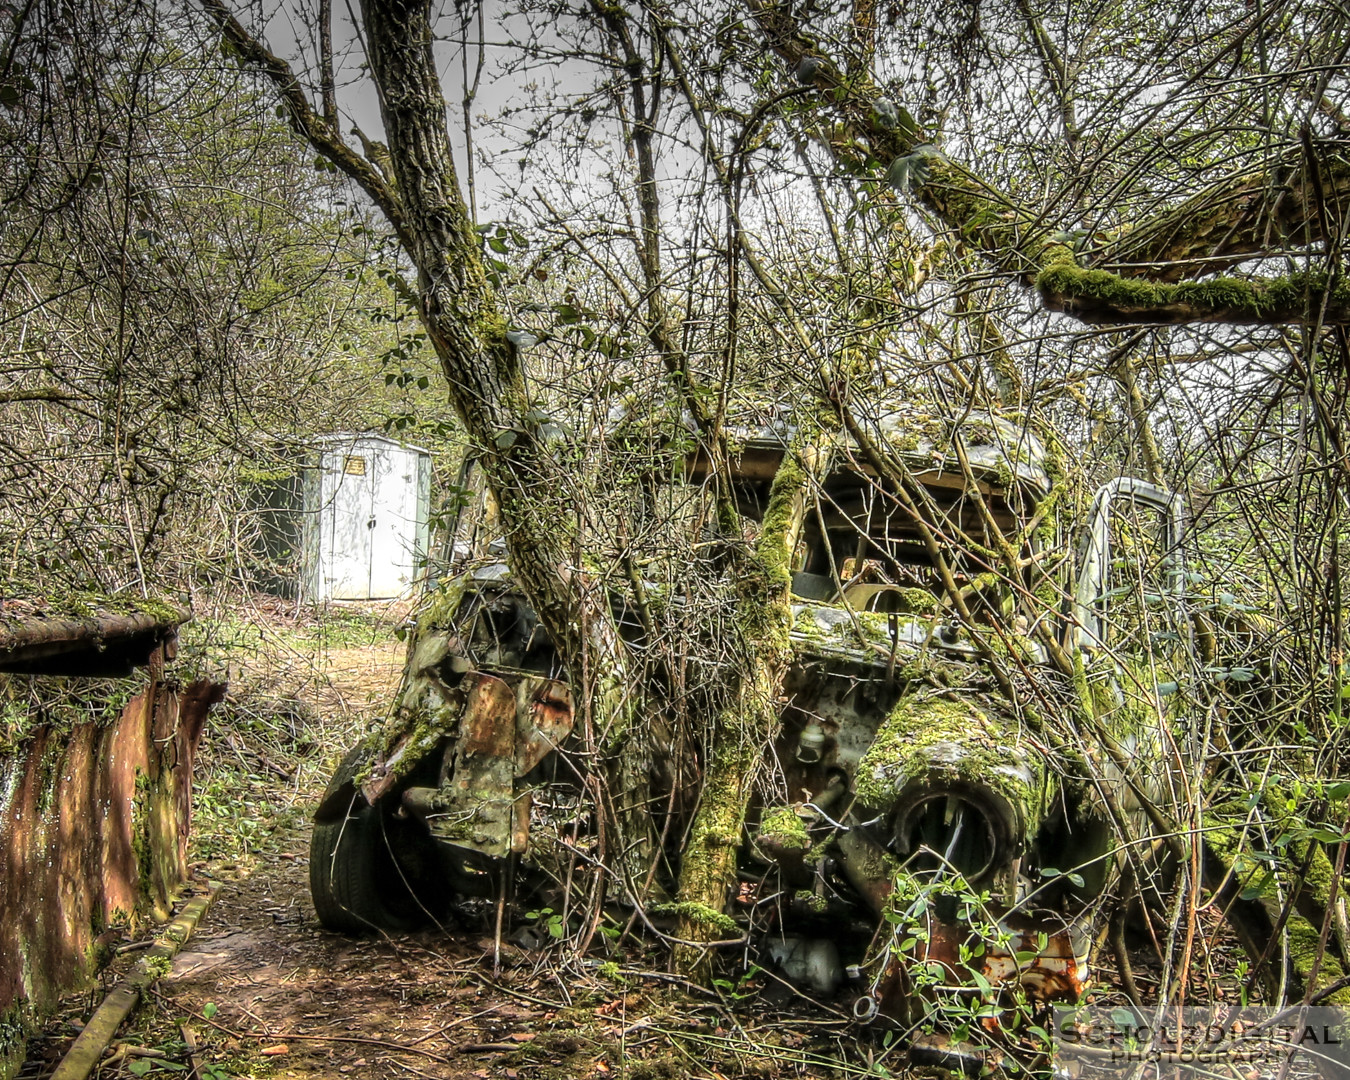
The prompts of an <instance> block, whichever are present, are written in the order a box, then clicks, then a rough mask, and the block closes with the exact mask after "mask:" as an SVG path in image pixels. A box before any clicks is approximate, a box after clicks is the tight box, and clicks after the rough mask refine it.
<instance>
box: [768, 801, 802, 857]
mask: <svg viewBox="0 0 1350 1080" xmlns="http://www.w3.org/2000/svg"><path fill="white" fill-rule="evenodd" d="M759 836H760V839H762V840H767V841H769V842H771V843H773V844H775V845H777V846H778V847H780V848H782V849H784V850H786V851H805V850H806V849H807V848H808V847H810V846H811V837H810V834H808V833H807V831H806V823H805V822H804V821H802V819H801V818H800V817H798V816H797V812H796V811H795V810H793V809H792V807H790V806H778V807H774V809H772V810H768V811H766V812H765V814H764V816H763V817H762V818H761V819H760V823H759Z"/></svg>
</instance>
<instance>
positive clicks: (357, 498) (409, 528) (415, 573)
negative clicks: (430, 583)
mask: <svg viewBox="0 0 1350 1080" xmlns="http://www.w3.org/2000/svg"><path fill="white" fill-rule="evenodd" d="M430 497H431V455H430V454H429V453H428V452H427V451H425V450H423V449H421V448H419V447H416V446H408V445H406V444H404V443H401V442H397V441H395V440H394V439H388V438H385V437H384V436H383V435H366V434H342V435H325V436H321V437H319V438H316V439H313V440H311V442H310V449H309V450H308V451H307V452H305V453H304V455H303V459H302V462H301V467H300V469H299V470H298V471H297V472H296V474H294V475H293V476H292V477H291V478H289V479H288V480H287V481H283V482H282V483H281V484H279V485H278V486H277V487H276V488H274V489H272V490H270V491H268V492H267V494H266V496H265V498H264V499H263V500H262V503H263V505H262V509H263V512H264V515H265V517H264V522H265V524H264V533H265V536H264V543H265V546H266V548H267V553H268V556H269V558H270V560H271V564H272V566H273V567H274V568H276V569H277V570H279V571H281V574H280V576H279V577H275V576H274V577H273V579H272V580H273V584H274V585H275V586H277V587H278V588H279V589H280V591H282V592H283V593H285V594H288V595H297V594H298V596H299V598H300V599H302V600H307V601H310V602H323V601H325V600H377V599H387V598H390V597H396V596H402V595H404V594H406V593H407V592H409V590H410V589H411V587H412V586H413V584H414V583H415V581H416V580H417V578H418V577H419V576H420V575H421V573H422V568H423V566H424V564H425V560H426V554H427V546H428V539H429V530H428V509H429V506H430ZM287 566H289V567H291V568H292V569H291V570H290V571H289V572H286V571H285V569H284V568H285V567H287Z"/></svg>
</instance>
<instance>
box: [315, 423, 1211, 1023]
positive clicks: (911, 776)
mask: <svg viewBox="0 0 1350 1080" xmlns="http://www.w3.org/2000/svg"><path fill="white" fill-rule="evenodd" d="M870 440H871V444H872V448H873V452H872V454H871V455H870V456H869V455H867V454H864V453H862V452H861V450H860V448H859V441H858V439H857V438H856V437H853V438H848V439H845V440H842V441H840V442H837V443H836V444H835V445H834V446H833V447H831V448H830V449H829V451H828V456H827V458H826V463H825V464H824V465H823V466H822V467H821V468H820V469H819V470H818V474H817V477H818V478H817V480H816V482H815V483H814V485H813V486H812V488H811V494H810V496H809V499H808V502H809V505H808V506H807V508H806V510H805V514H804V518H803V525H802V530H801V540H800V543H799V544H798V545H797V547H796V555H795V558H794V560H793V566H792V568H791V569H792V577H791V591H792V608H791V610H792V624H791V630H790V644H791V650H792V659H791V662H790V665H789V666H788V669H787V674H786V677H785V679H784V682H783V688H782V694H781V698H780V700H781V702H782V709H781V717H780V723H779V727H778V731H777V733H776V737H775V738H774V740H773V744H772V745H771V746H768V747H766V748H765V750H764V752H765V755H766V758H767V759H768V760H769V762H770V766H769V769H768V773H769V775H770V777H771V780H770V782H765V783H761V784H760V785H758V788H757V792H758V794H757V795H756V798H755V800H754V805H752V806H751V808H750V810H749V814H748V817H747V819H746V827H745V829H744V832H743V835H742V836H741V837H740V838H739V840H738V843H739V852H738V856H737V863H736V867H737V879H738V880H737V881H735V882H730V883H729V885H730V887H729V889H728V896H727V905H726V908H725V912H724V913H718V917H719V918H720V919H721V920H723V921H722V922H721V923H720V924H719V925H720V926H721V932H722V937H723V938H724V939H726V940H728V941H748V942H750V943H751V944H752V945H754V946H756V947H758V950H759V956H760V959H761V962H762V963H765V964H773V965H775V966H776V968H777V969H778V970H779V971H780V972H781V973H782V974H783V975H784V976H785V977H787V978H788V979H790V980H792V981H793V982H795V983H796V984H798V985H799V986H800V987H802V989H803V990H804V991H806V992H809V993H810V994H813V995H818V996H824V997H831V996H833V995H836V994H843V993H846V994H847V998H848V1000H847V1002H846V1008H848V1009H851V1011H852V1014H853V1016H854V1017H855V1018H856V1019H857V1020H859V1021H861V1022H873V1021H877V1022H889V1023H900V1024H902V1025H909V1024H911V1023H912V1022H913V1021H914V1019H915V1017H917V1016H921V1015H923V1014H924V1013H925V1011H927V1010H929V1008H930V1004H931V1001H932V1000H933V999H934V997H935V996H936V995H941V994H948V995H956V996H957V997H958V998H960V997H962V996H964V997H966V998H969V997H971V996H972V995H973V996H974V997H975V998H976V999H979V998H983V999H988V1000H993V999H995V998H1001V997H1008V996H1011V997H1012V998H1013V999H1015V1000H1017V1001H1021V1002H1023V1003H1026V1002H1031V1003H1033V1004H1034V1003H1037V1002H1039V1003H1048V1002H1057V1001H1064V1002H1072V1001H1075V1000H1078V999H1079V998H1080V997H1081V996H1082V994H1083V993H1084V991H1085V989H1086V988H1087V987H1088V985H1089V982H1090V979H1091V972H1090V970H1089V957H1090V953H1091V949H1092V946H1093V943H1094V941H1096V942H1098V943H1100V940H1101V937H1102V928H1103V920H1104V919H1105V918H1106V917H1107V914H1108V913H1109V911H1110V910H1111V905H1109V904H1108V903H1107V902H1106V896H1107V894H1108V893H1109V892H1110V891H1111V890H1112V889H1113V888H1114V887H1115V886H1116V885H1117V883H1118V881H1119V878H1120V875H1121V874H1122V873H1123V872H1126V869H1127V866H1128V859H1127V858H1126V856H1125V855H1124V854H1123V853H1122V849H1121V845H1120V841H1119V835H1120V830H1121V829H1122V828H1132V829H1134V830H1136V834H1137V835H1141V836H1142V835H1147V834H1148V831H1149V828H1150V825H1151V822H1150V821H1149V819H1148V807H1149V805H1150V803H1151V801H1153V800H1157V799H1161V798H1162V796H1163V794H1164V793H1165V790H1166V788H1167V786H1168V784H1169V783H1170V782H1171V772H1170V770H1171V768H1172V766H1171V765H1170V764H1169V759H1168V757H1167V754H1166V752H1165V750H1166V746H1167V744H1168V736H1167V730H1166V729H1167V726H1168V724H1169V723H1171V722H1172V721H1173V720H1174V716H1173V713H1174V712H1175V707H1174V706H1173V705H1172V704H1171V701H1172V700H1173V698H1172V696H1170V695H1171V690H1169V686H1168V682H1169V680H1170V679H1172V678H1173V677H1172V676H1170V675H1169V674H1168V670H1169V666H1168V665H1169V663H1170V662H1171V661H1170V659H1169V655H1168V651H1169V649H1170V650H1176V649H1182V648H1184V647H1185V643H1186V638H1187V636H1188V634H1189V631H1188V630H1187V629H1186V627H1185V625H1184V621H1185V617H1184V611H1183V607H1184V604H1183V599H1184V598H1183V595H1182V587H1183V584H1184V567H1183V563H1182V551H1183V549H1184V547H1185V514H1184V504H1183V501H1182V499H1181V497H1180V496H1178V495H1174V494H1172V493H1169V492H1167V491H1164V490H1161V489H1159V488H1157V487H1155V486H1153V485H1151V484H1149V483H1145V482H1143V481H1140V480H1134V479H1129V478H1122V479H1116V480H1113V481H1111V482H1109V483H1107V484H1106V485H1105V486H1103V487H1102V488H1101V489H1100V490H1099V491H1098V492H1096V494H1095V497H1094V498H1093V499H1092V500H1091V501H1090V503H1088V510H1087V521H1086V528H1085V529H1084V530H1083V535H1082V537H1081V539H1080V542H1079V543H1078V544H1077V545H1076V547H1077V550H1076V552H1075V551H1074V550H1073V548H1074V546H1075V545H1072V544H1069V543H1066V542H1065V538H1064V537H1063V536H1061V535H1059V533H1060V532H1062V531H1064V530H1063V529H1061V528H1060V526H1059V524H1058V523H1057V521H1056V514H1057V512H1058V511H1059V506H1058V503H1059V502H1060V501H1061V500H1062V498H1063V490H1062V487H1061V486H1059V485H1057V484H1056V482H1055V480H1054V478H1053V477H1052V472H1053V471H1054V468H1053V462H1052V460H1051V455H1050V454H1048V453H1047V450H1046V448H1045V446H1044V445H1043V443H1042V440H1041V439H1040V438H1039V437H1038V436H1037V435H1036V434H1035V432H1033V431H1032V430H1031V429H1030V428H1029V427H1028V426H1026V425H1025V424H1019V423H1015V422H1013V421H1011V420H1008V419H1005V418H999V417H993V416H984V417H977V418H975V419H968V420H967V422H966V424H965V426H964V427H963V428H961V429H959V430H953V429H952V428H951V427H949V426H943V425H941V424H930V425H928V427H926V428H923V427H920V428H918V433H917V434H916V425H915V424H914V422H913V419H912V417H908V416H905V415H900V414H897V415H894V416H885V415H883V416H881V417H879V418H876V419H875V420H874V421H873V422H872V423H871V425H870ZM876 446H883V447H884V448H885V449H884V453H885V456H886V458H887V460H888V461H890V462H893V463H897V467H896V469H895V472H893V473H892V472H890V471H889V470H888V469H886V468H880V469H879V468H877V467H876V465H877V458H876V453H875V447H876ZM790 452H791V451H790V450H789V447H788V440H787V439H786V438H785V437H784V435H783V433H782V432H781V431H775V430H774V429H772V428H767V429H763V430H748V431H747V432H746V433H745V434H744V437H743V438H742V440H741V443H740V445H739V450H738V454H737V456H736V458H735V460H734V464H733V477H734V482H735V491H736V499H737V508H738V510H739V511H740V512H741V513H742V514H743V515H744V516H745V517H746V518H748V519H751V520H760V519H762V517H763V515H764V512H765V507H766V505H767V502H768V492H769V487H770V484H771V482H772V480H773V478H774V476H775V475H776V474H777V473H778V471H779V469H780V467H782V465H783V461H784V457H785V455H786V454H788V453H790ZM883 464H884V463H883ZM710 469H711V466H710V463H709V462H708V460H707V459H706V458H705V457H702V456H700V454H698V453H693V454H690V455H689V456H688V457H687V459H686V460H685V461H684V465H683V469H682V477H681V482H682V483H683V484H685V485H690V486H693V487H695V488H696V487H697V485H698V484H700V483H701V482H703V481H704V480H705V479H706V478H707V476H708V473H709V472H710ZM897 474H898V475H899V476H900V477H902V478H903V482H902V483H897V481H896V479H895V477H896V475H897ZM480 550H484V549H482V548H481V545H480ZM1000 550H1002V551H1003V552H1005V553H1008V552H1010V553H1011V555H1012V557H1013V561H1014V563H1015V564H1016V565H1017V566H1018V567H1020V568H1022V571H1021V577H1020V578H1012V577H1011V576H1010V575H1007V574H1000V573H994V572H992V571H991V564H992V563H993V558H992V557H991V555H990V553H991V552H998V551H1000ZM613 603H614V605H615V608H616V611H618V612H619V623H620V625H621V626H622V627H623V628H624V631H625V633H626V634H628V635H630V637H631V640H632V641H633V642H635V643H637V644H638V645H640V644H641V642H642V640H643V635H644V633H645V632H646V631H645V629H644V621H643V619H642V618H639V617H638V614H637V613H635V612H633V611H631V610H629V606H628V602H627V601H625V600H623V599H621V598H618V597H615V598H614V600H613ZM1028 613H1033V614H1032V617H1029V616H1028ZM1160 642H1161V643H1163V644H1159V643H1160ZM409 648H410V653H409V656H410V662H409V664H408V668H407V676H406V678H405V684H404V687H403V689H402V692H401V698H400V701H399V703H398V706H397V708H396V710H395V712H394V714H393V716H392V717H391V719H390V721H389V723H388V724H387V725H386V726H385V728H383V729H382V730H380V731H378V732H375V733H373V734H372V735H371V737H370V738H369V739H367V740H366V741H365V742H363V743H362V744H361V745H360V746H358V747H356V748H355V749H353V750H352V751H351V752H350V753H349V754H348V756H347V757H346V759H345V760H344V761H343V763H342V765H341V766H340V768H339V769H338V771H337V773H336V774H335V775H334V777H333V779H332V782H331V783H330V785H329V787H328V790H327V792H326V794H325V795H324V797H323V799H322V801H321V805H320V806H319V808H318V810H317V812H316V815H315V826H314V833H313V846H312V859H311V864H310V873H311V890H312V894H313V898H314V902H315V906H316V908H317V910H318V913H319V916H320V918H321V920H322V921H323V923H324V924H325V925H326V926H328V927H329V928H331V929H335V930H340V931H345V932H353V933H360V932H362V931H365V930H369V929H371V928H381V929H409V928H413V927H416V926H422V925H427V924H430V923H432V922H439V921H440V920H442V919H443V918H445V917H446V915H447V913H448V912H449V910H450V909H451V905H452V904H453V903H454V902H455V901H456V900H457V899H460V898H465V897H484V898H492V897H495V898H499V899H501V898H504V897H512V898H516V899H520V900H527V901H528V902H529V903H530V904H533V905H534V906H536V907H540V906H543V905H545V904H552V909H553V910H565V899H559V898H560V897H563V896H564V895H565V893H566V891H567V888H568V885H569V883H570V882H571V880H572V870H573V867H574V866H575V865H576V862H577V860H578V859H579V858H580V859H594V858H595V845H596V832H597V829H596V825H595V812H594V809H593V804H592V802H591V797H590V787H589V785H588V783H587V774H588V770H590V769H592V768H594V765H593V758H592V756H591V755H588V753H587V752H586V747H585V741H584V739H583V738H582V732H581V730H580V729H581V725H580V724H579V723H578V721H577V719H576V714H577V712H578V711H579V710H578V707H577V704H576V702H575V700H574V689H575V688H574V687H573V686H572V685H571V684H569V681H568V678H567V673H566V672H565V671H563V670H562V669H561V664H560V662H559V659H558V654H557V652H556V651H555V649H554V647H553V645H552V643H551V642H550V641H549V640H548V638H547V636H546V635H545V633H544V632H543V630H542V627H541V625H540V622H539V620H538V619H537V617H536V616H535V614H534V612H533V611H532V610H531V608H530V606H529V604H528V602H527V601H526V600H525V598H524V597H523V596H522V594H521V592H520V590H519V589H518V587H517V586H516V584H515V583H514V581H513V578H512V575H511V572H510V570H509V569H508V567H507V566H506V565H505V564H504V563H502V562H500V561H494V560H493V558H492V556H491V555H490V554H488V553H486V551H485V550H484V554H483V556H482V557H481V558H480V559H479V560H478V561H476V562H474V563H472V564H471V565H470V566H469V567H468V568H467V569H465V571H464V573H463V574H462V575H461V576H460V577H458V578H457V579H455V580H454V581H452V582H450V583H449V584H447V585H446V587H445V588H444V589H443V590H442V591H441V592H440V593H439V594H437V595H436V596H435V597H434V598H433V600H432V601H431V602H430V603H429V604H428V605H427V606H426V607H425V609H424V610H423V612H422V614H421V616H420V618H419V620H418V622H417V626H416V631H415V633H414V635H413V637H412V640H411V641H410V646H409ZM1172 690H1174V687H1172ZM1047 714H1055V715H1059V716H1062V717H1066V718H1069V719H1070V720H1072V718H1074V717H1078V716H1080V715H1087V716H1088V717H1090V718H1091V719H1092V721H1093V722H1094V723H1096V724H1097V725H1099V726H1101V727H1103V728H1104V729H1109V730H1110V732H1111V733H1112V734H1111V740H1112V741H1111V744H1110V745H1111V747H1112V750H1111V753H1109V754H1106V755H1094V754H1085V753H1083V752H1082V751H1081V749H1080V748H1079V747H1075V746H1074V745H1072V744H1071V743H1070V742H1069V741H1068V740H1066V739H1063V738H1058V737H1057V736H1052V735H1051V734H1050V732H1051V729H1052V727H1053V725H1051V724H1048V723H1047V722H1046V721H1045V720H1044V717H1045V716H1046V715H1047ZM659 764H660V763H659V762H658V763H657V766H659ZM652 776H653V780H652V790H651V792H650V804H649V805H650V807H651V808H652V809H651V813H652V814H653V816H654V817H656V818H658V819H661V818H662V816H663V815H664V814H667V813H669V814H678V813H681V812H682V811H681V810H679V809H678V808H679V807H681V806H683V805H684V800H683V794H684V793H682V792H678V791H672V790H671V788H672V785H679V784H686V783H689V781H688V780H687V779H684V778H682V777H683V774H681V773H679V772H678V771H677V770H664V771H663V770H662V769H661V768H659V767H653V769H652ZM662 785H664V787H662ZM672 808H673V809H672ZM660 824H663V825H664V824H666V823H665V822H664V820H662V821H660ZM684 828H685V821H684V820H683V819H682V820H680V821H678V822H676V823H675V825H674V827H673V828H672V827H666V828H664V829H662V830H660V831H661V835H662V836H663V838H678V837H679V836H680V835H681V834H682V832H683V830H684ZM677 848H678V844H677V843H676V842H674V841H673V840H672V841H668V842H667V844H666V849H667V850H665V851H664V852H663V858H664V861H661V860H658V863H659V866H658V867H657V868H655V869H653V871H652V873H650V874H649V875H648V876H647V879H646V883H647V885H648V886H649V891H648V892H647V893H646V894H645V895H638V894H637V890H636V889H634V887H633V884H632V882H631V881H630V882H628V883H627V884H625V883H623V882H622V881H621V880H620V879H616V880H619V884H618V885H617V886H616V888H615V889H614V893H616V894H617V895H616V896H615V897H614V899H615V901H616V903H618V904H619V905H621V906H624V905H626V910H629V911H632V910H633V909H635V908H636V909H638V910H639V912H640V915H639V916H634V917H635V918H637V917H640V918H641V919H642V921H643V922H645V923H646V924H647V925H649V926H655V924H656V923H660V921H661V920H660V913H661V911H662V910H663V909H671V908H678V904H675V905H669V904H667V905H662V904H661V903H658V902H656V901H659V900H661V899H663V897H664V895H665V894H667V890H668V889H669V888H670V886H671V885H672V884H673V882H674V881H675V875H674V874H673V873H671V872H670V869H669V868H670V867H671V866H674V865H677V864H678V860H679V858H680V852H679V851H678V850H676V849H677ZM625 918H626V916H625ZM653 920H655V922H653ZM628 921H630V922H631V921H632V920H631V919H629V920H628ZM845 988H846V989H845Z"/></svg>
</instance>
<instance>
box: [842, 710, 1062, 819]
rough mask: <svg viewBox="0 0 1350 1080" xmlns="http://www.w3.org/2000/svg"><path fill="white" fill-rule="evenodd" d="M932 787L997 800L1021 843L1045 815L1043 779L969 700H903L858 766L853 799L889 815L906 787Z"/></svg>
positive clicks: (1034, 763)
mask: <svg viewBox="0 0 1350 1080" xmlns="http://www.w3.org/2000/svg"><path fill="white" fill-rule="evenodd" d="M934 780H937V781H946V782H948V783H958V784H970V785H972V786H977V787H980V788H984V789H987V790H991V791H993V792H995V793H997V794H998V795H1001V796H1002V797H1003V798H1004V799H1006V800H1007V802H1008V804H1009V805H1010V806H1011V807H1012V808H1013V810H1014V811H1015V812H1016V813H1017V815H1018V816H1019V818H1020V820H1021V824H1022V826H1023V831H1022V835H1024V836H1028V837H1029V836H1031V835H1032V834H1033V833H1034V832H1035V831H1036V829H1037V827H1038V826H1039V824H1040V821H1041V818H1042V817H1043V815H1044V808H1045V804H1046V801H1047V797H1048V788H1047V784H1048V779H1047V772H1046V770H1045V769H1044V767H1043V764H1042V762H1041V761H1040V760H1039V759H1037V758H1034V757H1032V756H1031V755H1029V754H1028V753H1027V752H1025V751H1024V750H1022V749H1021V747H1020V746H1019V745H1018V742H1017V739H1016V738H1015V736H1014V735H1013V734H1011V733H1010V732H1008V731H1006V730H1004V729H1003V727H1002V725H1001V724H999V723H998V722H997V721H995V720H993V719H991V718H990V717H989V716H988V715H987V714H986V713H984V712H982V711H981V710H979V709H977V708H975V706H974V705H972V704H971V703H970V702H968V701H965V700H956V701H952V700H948V699H946V698H941V697H936V696H923V697H921V696H918V695H915V694H906V695H905V696H904V697H902V698H901V699H900V702H899V703H898V704H897V705H896V707H895V708H894V709H892V710H891V713H890V715H888V716H887V717H886V719H885V720H884V721H883V722H882V725H881V728H880V729H879V730H878V732H877V737H876V738H875V739H874V740H873V742H872V745H871V746H870V747H868V749H867V752H866V753H865V754H864V755H863V757H862V760H861V761H860V762H859V763H858V770H857V774H856V777H855V780H854V785H855V789H856V791H857V795H858V799H859V801H860V802H861V803H862V804H863V805H865V806H867V807H870V808H873V809H876V810H880V811H888V810H889V809H890V808H891V807H892V806H893V805H894V804H895V800H896V798H897V796H898V795H899V794H900V792H901V791H903V790H904V789H905V788H906V787H907V786H909V785H910V784H912V783H919V782H921V783H931V782H933V781H934Z"/></svg>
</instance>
